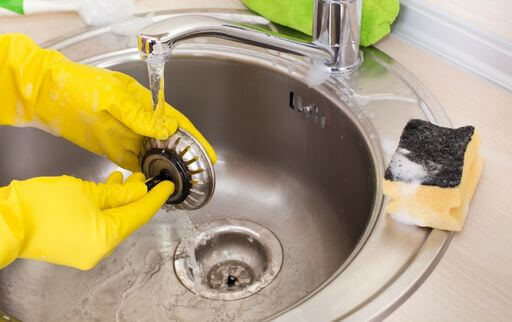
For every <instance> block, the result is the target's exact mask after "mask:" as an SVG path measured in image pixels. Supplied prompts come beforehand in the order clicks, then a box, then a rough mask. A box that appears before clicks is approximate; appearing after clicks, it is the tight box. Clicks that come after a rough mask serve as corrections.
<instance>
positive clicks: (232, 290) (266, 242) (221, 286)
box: [174, 219, 283, 300]
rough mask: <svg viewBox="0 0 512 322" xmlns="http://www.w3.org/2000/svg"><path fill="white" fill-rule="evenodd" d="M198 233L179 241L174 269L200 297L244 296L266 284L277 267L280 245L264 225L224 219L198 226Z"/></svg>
mask: <svg viewBox="0 0 512 322" xmlns="http://www.w3.org/2000/svg"><path fill="white" fill-rule="evenodd" d="M198 232H199V233H198V235H196V236H194V237H192V239H193V240H185V241H181V242H180V244H179V245H178V248H177V249H176V253H175V254H174V268H175V271H176V275H177V276H178V278H179V280H180V281H181V283H182V284H183V285H184V286H185V287H186V288H188V289H189V290H190V291H192V292H194V293H196V294H198V295H200V296H203V297H206V298H210V299H217V300H237V299H241V298H245V297H248V296H251V295H253V294H255V293H257V292H259V291H260V290H261V289H263V288H264V287H265V286H267V285H268V284H270V283H271V282H272V280H273V279H274V278H275V277H276V276H277V274H278V273H279V271H280V269H281V264H282V260H283V258H282V256H283V254H282V248H281V244H280V243H279V241H278V240H277V238H276V237H275V235H274V234H272V233H271V232H270V231H269V230H268V229H266V228H265V227H262V226H260V225H257V224H255V223H252V222H247V221H242V220H234V219H229V220H227V219H226V220H218V221H214V222H212V223H209V224H205V225H202V226H200V227H199V228H198Z"/></svg>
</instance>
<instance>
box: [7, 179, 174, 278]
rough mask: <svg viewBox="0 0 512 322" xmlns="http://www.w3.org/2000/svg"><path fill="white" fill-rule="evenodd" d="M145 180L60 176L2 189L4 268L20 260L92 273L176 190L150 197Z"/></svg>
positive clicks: (167, 187) (163, 188)
mask: <svg viewBox="0 0 512 322" xmlns="http://www.w3.org/2000/svg"><path fill="white" fill-rule="evenodd" d="M144 179H145V178H144V175H143V174H142V173H135V174H133V175H132V176H131V177H130V178H128V179H127V180H126V182H125V183H122V180H123V176H122V174H121V173H120V172H114V173H112V175H110V177H109V178H108V179H107V182H106V183H100V184H97V183H94V182H88V181H83V180H80V179H77V178H73V177H69V176H62V177H40V178H33V179H29V180H25V181H13V182H11V184H10V185H9V186H7V187H2V188H0V269H1V268H3V267H5V266H6V265H8V264H9V263H11V262H12V261H13V260H14V259H16V258H18V257H21V258H29V259H37V260H42V261H46V262H50V263H54V264H60V265H65V266H71V267H75V268H79V269H83V270H85V269H90V268H93V267H94V266H95V265H96V264H97V263H98V262H99V261H100V260H101V259H102V258H103V257H105V256H106V255H107V254H109V253H110V252H111V251H112V250H113V249H114V248H115V247H116V246H117V245H118V244H119V243H121V242H122V241H123V240H124V239H125V238H126V237H127V236H128V235H130V234H131V233H132V232H133V231H134V230H136V229H137V228H139V227H140V226H142V225H143V224H145V223H147V222H148V221H149V220H150V219H151V217H152V216H153V215H154V214H155V213H156V212H157V211H158V209H160V207H161V206H162V205H163V203H164V202H165V201H166V200H167V198H168V197H169V196H170V195H171V194H172V192H173V190H174V185H173V184H172V183H171V182H169V181H163V182H161V183H159V184H158V185H157V186H156V187H155V188H153V189H152V190H151V191H150V192H149V193H148V192H147V189H146V185H145V184H144Z"/></svg>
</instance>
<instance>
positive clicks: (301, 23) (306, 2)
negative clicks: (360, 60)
mask: <svg viewBox="0 0 512 322" xmlns="http://www.w3.org/2000/svg"><path fill="white" fill-rule="evenodd" d="M242 2H243V3H244V4H245V5H246V6H247V7H249V9H251V10H253V11H255V12H257V13H259V14H260V15H262V16H264V17H265V18H267V19H269V20H270V21H273V22H275V23H278V24H281V25H283V26H287V27H290V28H293V29H295V30H298V31H301V32H303V33H305V34H308V35H311V34H312V31H313V30H312V29H313V3H314V0H242ZM399 10H400V3H399V2H398V0H363V9H362V13H361V15H362V17H361V37H360V41H359V43H360V44H361V46H370V45H373V44H374V43H376V42H377V41H379V40H380V39H381V38H382V37H384V36H385V35H387V34H388V33H389V32H390V30H391V28H390V26H391V24H392V23H393V21H394V20H395V18H396V17H397V16H398V11H399Z"/></svg>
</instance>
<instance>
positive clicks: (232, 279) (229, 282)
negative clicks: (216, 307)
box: [226, 275, 238, 287]
mask: <svg viewBox="0 0 512 322" xmlns="http://www.w3.org/2000/svg"><path fill="white" fill-rule="evenodd" d="M236 282H238V278H236V277H234V276H233V275H229V276H228V279H227V280H226V284H227V285H228V287H233V286H235V285H236Z"/></svg>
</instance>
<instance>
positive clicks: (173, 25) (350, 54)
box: [138, 0, 362, 71]
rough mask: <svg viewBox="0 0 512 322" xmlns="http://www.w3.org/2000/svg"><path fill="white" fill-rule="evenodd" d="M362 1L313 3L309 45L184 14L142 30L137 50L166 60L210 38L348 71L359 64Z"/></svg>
mask: <svg viewBox="0 0 512 322" xmlns="http://www.w3.org/2000/svg"><path fill="white" fill-rule="evenodd" d="M361 1H362V0H316V1H315V17H314V22H313V41H312V42H309V41H305V40H302V39H298V38H294V37H290V36H284V35H281V34H278V33H275V32H272V31H268V30H263V29H261V28H257V27H253V26H249V25H246V24H239V23H234V22H229V21H225V20H221V19H217V18H212V17H208V16H204V15H184V16H178V17H173V18H169V19H166V20H162V21H159V22H156V23H154V24H151V25H149V26H148V27H146V28H144V29H143V30H141V31H140V32H139V35H138V45H139V51H140V53H141V57H142V59H143V60H148V59H150V58H152V57H159V58H160V59H162V57H163V58H164V59H167V58H168V57H169V56H170V55H171V52H172V50H173V48H174V46H175V45H177V44H178V43H179V42H180V41H182V40H185V39H190V38H194V37H201V36H213V37H220V38H226V39H229V40H234V41H238V42H243V43H248V44H251V45H256V46H259V47H264V48H269V49H276V50H279V51H283V52H290V53H294V54H298V55H303V56H307V57H311V58H313V59H319V60H323V61H324V62H325V64H326V65H327V66H328V67H330V68H331V70H332V71H339V70H347V69H349V70H350V69H353V68H354V67H355V66H357V64H358V62H359V29H360V27H359V26H360V12H361V10H360V8H361V6H360V5H361Z"/></svg>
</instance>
